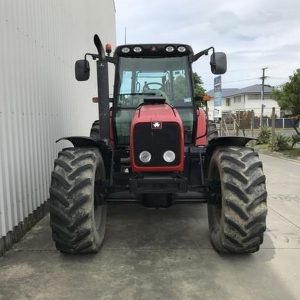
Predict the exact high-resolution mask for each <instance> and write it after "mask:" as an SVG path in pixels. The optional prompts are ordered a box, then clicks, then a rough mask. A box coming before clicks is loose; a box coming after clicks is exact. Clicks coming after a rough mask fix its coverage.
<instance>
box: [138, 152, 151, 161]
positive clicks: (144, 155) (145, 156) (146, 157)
mask: <svg viewBox="0 0 300 300" xmlns="http://www.w3.org/2000/svg"><path fill="white" fill-rule="evenodd" d="M139 158H140V161H141V162H142V163H148V162H149V161H150V160H151V153H150V152H149V151H142V152H141V153H140V155H139Z"/></svg>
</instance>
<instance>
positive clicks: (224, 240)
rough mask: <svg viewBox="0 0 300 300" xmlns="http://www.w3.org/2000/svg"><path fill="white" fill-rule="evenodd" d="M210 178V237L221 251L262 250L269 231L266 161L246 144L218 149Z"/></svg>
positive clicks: (210, 171) (212, 158)
mask: <svg viewBox="0 0 300 300" xmlns="http://www.w3.org/2000/svg"><path fill="white" fill-rule="evenodd" d="M208 178H209V180H210V182H211V188H212V197H211V199H210V201H209V202H208V221H209V231H210V239H211V243H212V245H213V247H214V248H215V249H216V250H217V251H218V252H229V253H252V252H256V251H258V250H259V247H260V244H262V242H263V233H264V231H265V230H266V215H267V191H266V184H265V176H264V174H263V169H262V162H261V161H260V159H259V157H258V154H257V153H256V152H254V150H253V149H251V148H246V147H220V148H217V149H216V150H215V151H214V153H213V155H212V157H211V161H210V165H209V174H208Z"/></svg>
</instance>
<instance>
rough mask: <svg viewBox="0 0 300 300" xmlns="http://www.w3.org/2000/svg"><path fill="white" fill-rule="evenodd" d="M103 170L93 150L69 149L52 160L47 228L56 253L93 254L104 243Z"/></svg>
mask: <svg viewBox="0 0 300 300" xmlns="http://www.w3.org/2000/svg"><path fill="white" fill-rule="evenodd" d="M104 180H105V169H104V164H103V160H102V156H101V154H100V153H99V151H98V150H97V149H94V148H70V149H66V150H64V151H61V152H60V153H59V154H58V158H57V159H56V160H55V164H54V170H53V172H52V180H51V187H50V201H49V209H50V225H51V228H52V237H53V240H54V241H55V245H56V248H57V250H59V251H61V252H65V253H73V254H77V253H96V252H98V250H99V249H100V246H101V244H102V242H103V239H104V234H105V223H106V205H105V203H104V202H103V201H101V197H100V195H101V192H103V182H104Z"/></svg>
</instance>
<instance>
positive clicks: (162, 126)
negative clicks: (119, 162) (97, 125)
mask: <svg viewBox="0 0 300 300" xmlns="http://www.w3.org/2000/svg"><path fill="white" fill-rule="evenodd" d="M143 151H147V152H149V153H150V154H151V155H150V156H151V157H150V158H149V161H146V162H145V161H144V162H143V161H142V160H141V153H142V152H143ZM166 151H171V152H172V153H174V154H175V158H174V160H172V161H166V159H165V158H164V154H165V152H166ZM130 154H131V164H132V170H133V172H182V171H183V168H184V164H183V161H184V130H183V125H182V121H181V118H180V116H179V114H178V112H177V110H176V109H175V108H173V107H172V106H170V105H168V104H143V105H141V106H140V107H139V108H138V109H137V110H136V113H135V115H134V117H133V120H132V123H131V133H130ZM165 157H166V156H165Z"/></svg>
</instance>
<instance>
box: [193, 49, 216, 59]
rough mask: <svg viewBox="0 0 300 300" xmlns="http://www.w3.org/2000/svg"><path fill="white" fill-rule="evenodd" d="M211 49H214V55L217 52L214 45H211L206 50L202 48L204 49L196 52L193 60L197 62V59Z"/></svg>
mask: <svg viewBox="0 0 300 300" xmlns="http://www.w3.org/2000/svg"><path fill="white" fill-rule="evenodd" d="M211 49H212V50H213V55H214V54H215V48H214V47H209V48H207V49H205V50H202V51H200V52H198V53H197V54H195V55H194V56H193V59H192V62H195V61H196V60H198V59H199V58H200V57H201V56H203V55H208V52H209V50H211Z"/></svg>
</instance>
